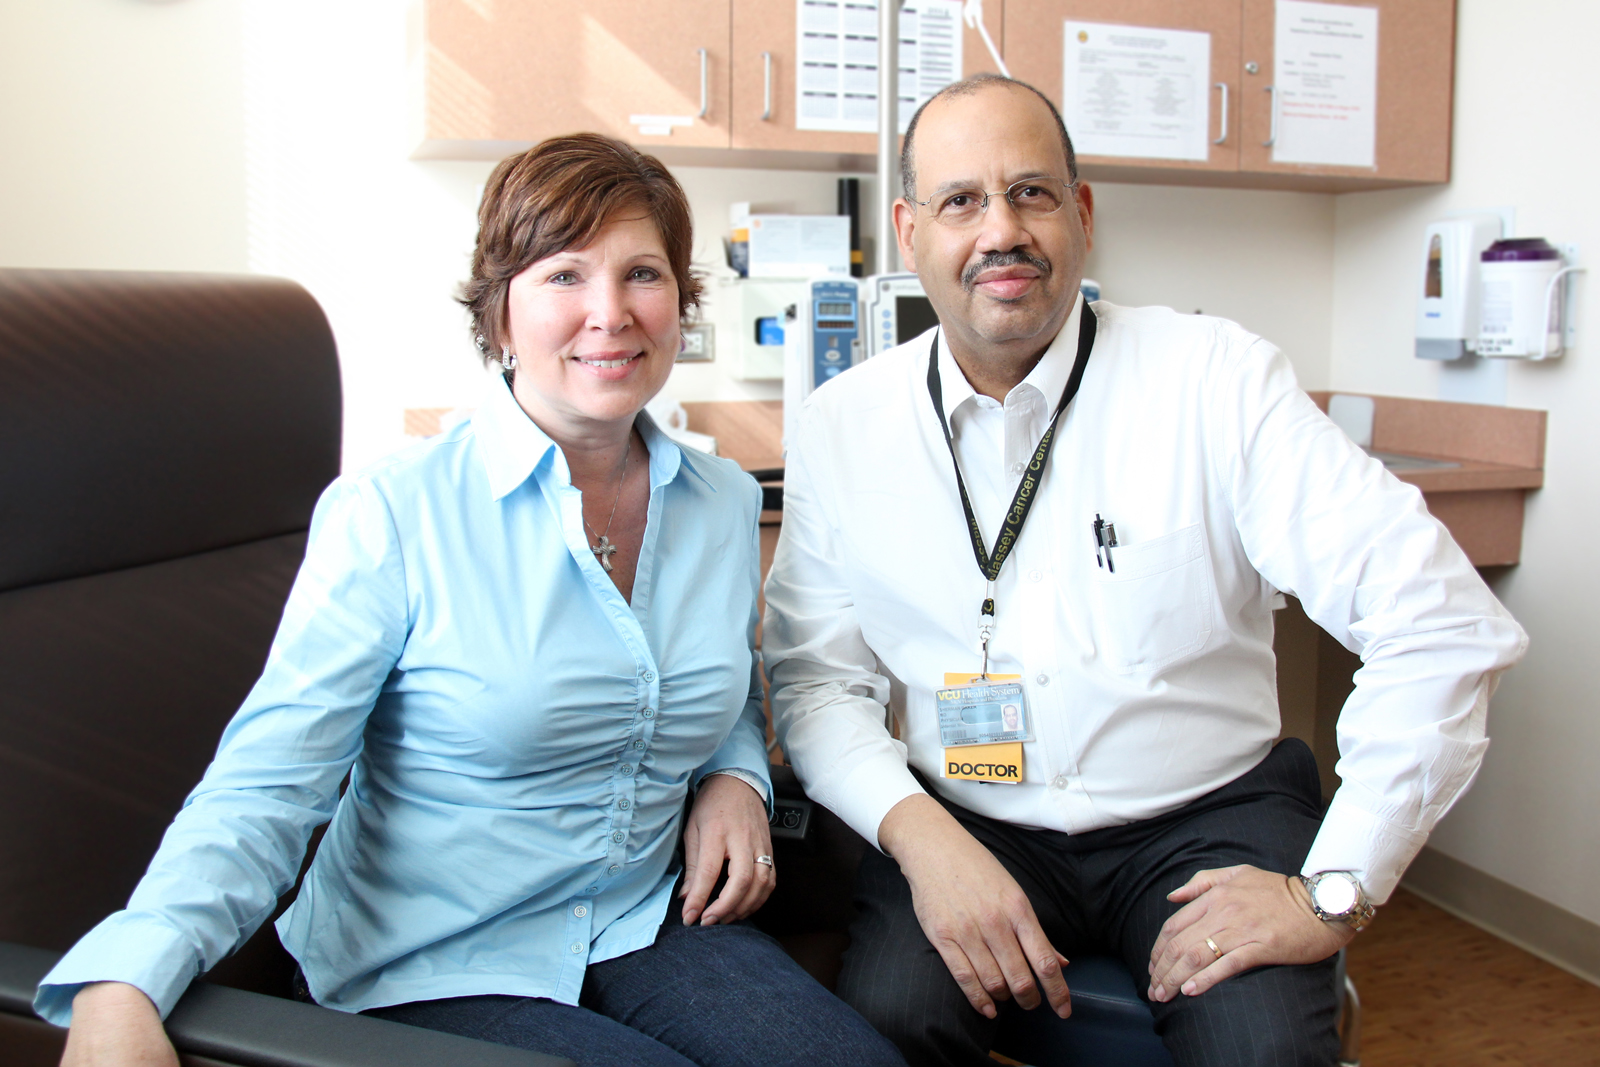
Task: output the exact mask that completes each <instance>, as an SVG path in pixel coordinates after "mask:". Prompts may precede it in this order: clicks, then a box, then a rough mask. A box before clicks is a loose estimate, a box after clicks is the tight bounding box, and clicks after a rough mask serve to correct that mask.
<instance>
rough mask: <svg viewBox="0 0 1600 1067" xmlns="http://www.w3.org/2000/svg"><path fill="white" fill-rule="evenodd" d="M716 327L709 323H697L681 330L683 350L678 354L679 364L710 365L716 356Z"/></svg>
mask: <svg viewBox="0 0 1600 1067" xmlns="http://www.w3.org/2000/svg"><path fill="white" fill-rule="evenodd" d="M715 331H716V327H715V326H713V325H712V324H711V323H709V322H697V323H695V324H694V325H693V326H685V327H684V328H683V348H682V350H680V351H679V352H678V362H679V363H710V362H711V361H712V360H714V359H715V358H716V356H717V345H716V332H715Z"/></svg>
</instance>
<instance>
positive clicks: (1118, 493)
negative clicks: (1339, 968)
mask: <svg viewBox="0 0 1600 1067" xmlns="http://www.w3.org/2000/svg"><path fill="white" fill-rule="evenodd" d="M902 164H903V171H904V181H905V198H904V199H902V200H900V201H898V202H897V203H896V205H895V221H896V225H897V228H898V234H899V241H900V250H901V254H902V256H903V258H904V260H905V263H906V265H907V266H908V267H909V268H911V269H914V270H915V271H916V272H917V274H918V276H919V277H920V278H921V280H922V283H923V286H924V288H925V289H926V291H927V293H928V297H929V299H930V301H932V303H933V306H934V309H935V310H936V311H937V312H938V315H939V320H940V328H939V329H938V330H937V331H936V332H935V331H930V332H929V334H927V335H924V336H923V337H920V338H918V339H917V340H916V341H913V342H911V343H910V344H907V345H903V346H901V347H899V348H897V349H893V350H891V351H889V352H887V353H885V354H883V355H882V356H880V357H878V358H876V359H874V360H872V361H870V362H869V363H867V364H865V365H863V366H862V367H859V368H857V369H855V370H852V371H851V372H850V373H849V374H846V375H843V376H841V377H840V378H838V379H837V380H836V381H833V382H830V383H829V384H828V385H826V386H825V387H823V388H822V389H820V390H818V391H817V392H816V393H815V394H814V395H813V396H812V397H811V398H810V400H809V401H808V402H807V404H806V406H805V409H804V411H803V412H802V415H801V419H800V426H799V430H798V433H797V438H796V440H795V441H794V442H792V443H791V448H790V452H789V458H788V470H787V476H786V485H785V514H784V526H783V535H782V539H781V540H780V542H779V547H778V553H777V559H776V561H775V563H774V565H773V569H772V574H771V579H770V581H769V583H768V586H767V619H766V626H765V656H766V663H767V669H768V671H769V673H770V676H771V679H772V683H773V705H774V709H775V715H776V719H777V728H778V736H779V738H780V740H781V741H782V743H783V746H784V749H785V751H786V752H787V753H788V756H789V759H790V761H791V762H792V763H793V764H794V766H795V768H796V770H797V772H798V773H799V775H800V778H801V780H802V781H803V782H804V784H805V786H806V788H807V790H808V792H809V793H810V795H811V796H812V797H813V798H815V799H816V800H818V801H820V802H822V803H824V804H826V805H828V806H829V807H830V808H832V809H833V810H835V811H836V812H838V813H839V815H840V816H841V817H843V818H844V819H845V820H846V821H847V822H849V823H850V824H851V825H852V826H853V827H854V828H855V829H856V830H857V831H858V832H860V833H861V834H862V835H863V836H864V837H865V838H866V839H867V840H868V841H870V842H873V843H874V844H876V845H877V846H878V848H879V849H881V851H882V853H883V855H879V854H878V853H876V852H870V851H869V853H868V855H867V858H866V860H865V861H864V862H863V866H862V870H861V874H860V877H859V881H858V885H857V890H856V895H857V905H858V918H857V921H856V923H855V925H854V927H853V928H852V932H851V938H852V943H851V947H850V949H849V952H848V953H847V955H846V959H845V967H844V972H843V974H842V975H841V977H840V985H839V989H840V992H841V994H842V995H844V996H845V998H846V999H847V1000H849V1001H850V1002H851V1003H852V1004H853V1005H854V1006H855V1007H856V1008H857V1009H858V1010H860V1011H861V1012H862V1013H863V1014H865V1015H866V1016H867V1018H868V1019H869V1020H871V1021H872V1022H873V1023H874V1024H875V1025H877V1026H878V1027H879V1028H880V1029H882V1030H883V1031H884V1032H885V1033H886V1034H888V1035H889V1036H890V1037H891V1038H893V1039H894V1040H895V1041H896V1042H897V1043H898V1044H899V1045H900V1047H901V1049H902V1050H903V1051H904V1052H905V1053H906V1055H907V1058H908V1060H909V1061H910V1062H911V1063H913V1064H978V1063H983V1062H987V1061H986V1054H987V1052H988V1049H989V1048H990V1047H991V1041H992V1038H993V1034H994V1026H995V1023H994V1018H995V1015H996V1003H995V1002H996V1001H999V1000H1004V999H1008V998H1014V999H1015V1000H1017V1001H1018V1002H1019V1003H1020V1004H1021V1005H1022V1006H1023V1007H1026V1008H1034V1007H1036V1006H1037V1005H1039V1004H1040V1002H1041V999H1042V1000H1043V1001H1046V1002H1048V1004H1049V1006H1050V1008H1051V1009H1052V1010H1054V1011H1056V1012H1057V1013H1058V1014H1061V1015H1063V1016H1064V1015H1066V1014H1068V1012H1069V1010H1070V1004H1069V992H1068V988H1067V983H1068V981H1069V980H1070V978H1071V970H1070V968H1069V967H1067V959H1068V955H1071V954H1076V953H1080V952H1089V951H1102V952H1110V953H1114V954H1116V955H1119V956H1120V957H1121V958H1122V959H1123V960H1124V961H1125V962H1126V963H1127V965H1128V966H1129V967H1130V968H1131V969H1132V970H1134V972H1135V973H1136V974H1138V975H1140V976H1141V978H1143V977H1144V976H1148V983H1149V984H1148V990H1147V995H1148V997H1149V999H1150V1001H1151V1006H1152V1009H1153V1011H1154V1013H1155V1016H1156V1025H1157V1030H1158V1031H1159V1032H1160V1033H1161V1035H1162V1037H1163V1039H1164V1041H1165V1042H1166V1044H1167V1047H1168V1048H1169V1049H1170V1050H1171V1051H1172V1053H1173V1056H1174V1058H1175V1059H1176V1061H1177V1062H1178V1063H1179V1064H1183V1065H1189V1064H1218V1065H1222V1064H1226V1065H1229V1067H1233V1065H1239V1064H1256V1063H1260V1064H1269V1063H1270V1064H1330V1063H1332V1062H1333V1059H1334V1056H1335V1052H1336V1048H1337V1037H1336V1035H1335V1033H1334V1026H1333V1020H1334V1014H1335V1010H1336V1000H1335V995H1334V988H1333V981H1332V967H1333V960H1332V957H1333V956H1334V955H1335V954H1336V953H1337V952H1338V950H1339V949H1340V948H1341V947H1342V946H1343V945H1345V944H1346V943H1348V942H1349V940H1350V939H1351V938H1352V937H1353V936H1354V935H1355V931H1356V928H1358V927H1359V926H1360V925H1362V924H1363V923H1364V921H1365V920H1366V919H1367V918H1369V917H1370V915H1371V905H1373V904H1381V903H1382V902H1383V901H1384V900H1386V899H1387V898H1388V896H1389V894H1390V893H1391V892H1392V890H1393V889H1394V886H1395V884H1396V883H1397V882H1398V881H1399V878H1400V875H1401V872H1402V871H1403V870H1404V869H1405V867H1406V865H1407V864H1408V863H1409V862H1410V860H1411V858H1412V857H1413V856H1414V855H1415V854H1416V852H1417V850H1418V849H1419V848H1420V847H1421V846H1422V844H1423V842H1424V840H1425V839H1426V837H1427V834H1428V831H1429V830H1430V829H1431V828H1432V826H1433V825H1434V823H1435V822H1436V821H1437V820H1438V818H1439V817H1440V816H1441V815H1442V814H1443V813H1444V812H1445V811H1446V810H1447V809H1448V808H1449V807H1450V805H1451V803H1453V801H1454V800H1455V798H1456V797H1457V796H1458V795H1459V794H1460V793H1461V791H1462V790H1463V789H1465V788H1466V786H1467V785H1468V783H1469V782H1470V781H1471V779H1472V776H1473V774H1474V773H1475V771H1476V768H1477V766H1478V763H1479V761H1480V759H1481V757H1482V752H1483V749H1484V747H1485V746H1486V745H1487V741H1486V740H1485V739H1484V728H1483V727H1484V715H1485V709H1486V707H1487V703H1488V699H1489V695H1490V692H1491V690H1492V688H1493V683H1494V679H1495V677H1496V675H1497V673H1498V672H1499V671H1501V670H1503V669H1505V668H1506V667H1508V666H1510V665H1511V664H1512V663H1514V662H1515V661H1516V660H1517V659H1518V658H1519V657H1520V656H1521V654H1522V651H1523V649H1524V647H1525V638H1524V636H1523V634H1522V632H1521V630H1520V629H1519V628H1518V627H1517V625H1516V623H1515V622H1513V621H1512V620H1511V618H1510V617H1509V616H1508V615H1507V614H1506V613H1505V611H1504V609H1502V608H1501V607H1500V605H1499V604H1498V603H1497V602H1496V601H1495V599H1494V597H1493V596H1492V595H1490V593H1489V592H1488V590H1487V589H1486V588H1485V587H1484V585H1483V583H1482V581H1481V580H1480V579H1479V578H1478V576H1477V574H1476V572H1475V571H1474V570H1473V569H1472V567H1471V566H1470V565H1469V564H1468V562H1467V560H1466V559H1465V557H1464V556H1463V555H1462V553H1461V551H1460V550H1459V549H1458V548H1457V547H1456V545H1455V544H1454V542H1453V541H1452V540H1451V539H1450V537H1449V535H1448V533H1446V532H1445V530H1444V528H1443V527H1442V526H1440V525H1439V524H1438V523H1437V522H1436V521H1435V520H1433V519H1432V518H1431V517H1430V516H1429V515H1428V514H1427V512H1426V510H1425V509H1424V507H1423V505H1422V500H1421V497H1420V495H1419V494H1418V493H1417V492H1416V490H1415V489H1413V488H1411V487H1409V486H1405V485H1403V484H1401V483H1400V482H1398V481H1397V480H1395V479H1394V478H1393V477H1391V476H1390V475H1388V474H1386V473H1385V472H1384V471H1383V470H1382V469H1381V467H1380V466H1379V465H1378V464H1377V463H1376V462H1375V461H1372V460H1370V459H1368V458H1367V457H1366V456H1364V455H1363V454H1362V453H1361V452H1360V450H1359V449H1357V448H1356V447H1355V445H1354V444H1353V443H1351V442H1350V440H1349V439H1348V438H1347V437H1345V436H1344V435H1343V434H1342V433H1341V432H1340V431H1339V430H1338V429H1337V428H1336V427H1335V426H1334V425H1333V424H1332V423H1331V422H1329V421H1328V420H1327V419H1326V418H1325V417H1324V416H1323V415H1322V414H1321V413H1320V412H1318V411H1317V409H1316V408H1315V406H1314V405H1313V404H1312V403H1311V401H1310V399H1309V398H1307V397H1306V396H1305V394H1304V393H1302V392H1301V391H1300V390H1299V389H1298V388H1297V387H1296V385H1295V382H1294V378H1293V375H1292V373H1291V371H1290V370H1289V367H1288V364H1287V363H1286V361H1285V360H1284V359H1283V357H1282V356H1281V355H1280V354H1279V353H1278V352H1277V351H1276V350H1275V349H1274V348H1273V347H1272V346H1271V345H1269V344H1267V343H1266V342H1265V341H1262V340H1260V339H1259V338H1256V337H1253V336H1251V335H1250V334H1248V333H1246V332H1245V331H1243V330H1242V329H1240V328H1239V327H1238V326H1236V325H1234V324H1232V323H1229V322H1224V321H1221V320H1217V319H1208V318H1205V317H1202V316H1187V315H1177V314H1175V313H1173V312H1172V311H1170V310H1167V309H1164V308H1143V309H1130V308H1121V307H1116V306H1113V305H1110V304H1108V303H1105V302H1101V303H1098V304H1096V305H1095V306H1094V307H1093V308H1090V307H1087V306H1086V305H1085V304H1084V302H1083V301H1082V300H1081V299H1080V298H1079V296H1078V285H1079V281H1080V279H1081V277H1082V272H1083V263H1084V258H1085V256H1086V255H1087V253H1088V251H1089V248H1090V242H1091V238H1092V235H1093V206H1094V201H1093V198H1092V195H1091V193H1090V190H1089V188H1088V186H1086V185H1083V184H1081V183H1079V182H1078V181H1077V175H1076V169H1075V163H1074V159H1073V155H1072V149H1071V144H1070V142H1069V140H1068V138H1067V133H1066V130H1065V129H1064V128H1063V127H1062V125H1061V120H1060V117H1059V115H1058V114H1056V112H1055V109H1054V108H1053V107H1052V106H1051V105H1050V104H1049V102H1048V101H1047V100H1046V99H1045V98H1044V97H1043V96H1042V95H1041V94H1039V93H1038V92H1037V91H1036V90H1033V89H1032V88H1030V87H1028V86H1025V85H1023V84H1021V83H1018V82H1013V81H1010V80H1009V79H1001V78H998V77H995V76H980V77H979V78H975V79H970V80H968V81H965V82H961V83H957V84H956V85H953V86H950V87H949V88H947V89H946V90H944V91H943V92H942V93H940V94H939V95H938V96H936V97H934V98H933V99H932V100H930V101H929V102H928V103H927V104H926V105H924V107H923V108H922V110H921V111H919V112H918V114H917V116H916V118H915V119H914V120H913V122H912V126H911V129H910V130H909V131H908V133H907V136H906V142H905V151H904V157H903V160H902ZM1058 408H1059V410H1060V413H1059V415H1058V414H1057V412H1058ZM1279 590H1283V591H1286V592H1292V593H1293V594H1294V595H1295V596H1297V597H1299V598H1300V600H1301V601H1302V603H1303V604H1304V606H1305V608H1306V611H1307V613H1308V614H1309V615H1310V616H1311V617H1312V618H1313V619H1314V620H1316V621H1317V622H1318V623H1319V624H1320V625H1321V626H1323V627H1324V628H1325V629H1327V630H1328V631H1329V632H1330V633H1332V634H1333V635H1334V636H1335V637H1336V638H1338V639H1339V640H1340V641H1341V642H1342V643H1343V644H1345V645H1346V647H1349V648H1351V649H1352V650H1355V651H1357V652H1359V653H1360V654H1361V656H1362V658H1363V660H1364V661H1365V667H1364V668H1363V669H1362V671H1361V672H1360V674H1359V675H1358V684H1357V687H1356V690H1355V692H1354V694H1353V695H1352V696H1351V698H1350V700H1349V702H1348V703H1347V704H1346V706H1345V709H1344V712H1343V716H1342V719H1341V722H1340V733H1339V740H1340V747H1341V751H1342V753H1343V760H1342V761H1341V763H1340V765H1339V768H1340V773H1341V775H1342V778H1343V784H1342V786H1341V787H1340V789H1339V791H1338V793H1337V794H1336V795H1335V796H1334V799H1333V801H1332V804H1331V806H1330V807H1329V809H1328V811H1327V814H1326V818H1325V819H1324V818H1323V812H1322V810H1321V802H1320V801H1321V798H1320V791H1319V786H1318V782H1317V777H1316V769H1315V766H1314V763H1313V761H1312V760H1311V757H1310V753H1309V751H1308V750H1307V749H1306V748H1305V746H1304V745H1303V744H1301V743H1300V742H1298V741H1287V742H1285V743H1283V744H1281V745H1278V746H1277V747H1274V741H1275V739H1276V738H1277V736H1278V733H1279V720H1278V709H1277V698H1276V688H1275V664H1274V659H1273V653H1272V632H1273V630H1272V608H1273V605H1274V602H1275V601H1276V600H1277V598H1278V591H1279ZM975 680H976V681H980V682H981V683H982V684H983V685H984V686H986V687H989V688H987V689H985V691H984V692H985V693H986V694H988V696H985V697H983V699H990V698H991V697H992V698H993V699H1003V700H1006V701H1007V702H1013V698H1012V697H1011V696H1008V695H1006V694H1008V693H1015V694H1016V695H1017V697H1018V698H1019V699H1017V700H1015V701H1014V702H1016V703H1018V704H1019V707H1020V708H1021V710H1022V716H1021V718H1022V727H1023V730H1024V731H1025V738H1024V740H1021V741H1015V742H1012V743H991V742H992V741H993V740H994V737H993V735H989V734H985V733H984V732H983V729H982V728H979V727H973V726H969V725H966V720H965V719H964V718H963V716H962V715H961V714H959V707H960V706H962V700H963V699H964V697H965V695H966V694H970V693H972V692H973V691H974V690H973V689H972V688H971V686H970V683H972V682H974V681H975ZM1006 686H1009V687H1011V688H1010V689H1003V688H1002V687H1006ZM976 699H978V698H976V697H974V698H972V700H976ZM972 700H969V701H968V703H969V704H971V703H972ZM885 704H887V705H888V707H889V711H890V716H891V718H892V722H893V729H892V731H891V728H890V727H889V726H886V724H885V721H884V705H885ZM979 718H981V716H980V717H979ZM908 764H909V766H908ZM930 792H931V793H932V794H934V795H930ZM1302 874H1303V875H1305V876H1307V877H1308V878H1309V879H1310V883H1311V884H1310V886H1308V885H1307V884H1306V883H1303V882H1302V881H1301V880H1300V879H1299V878H1298V877H1296V876H1298V875H1302ZM1341 895H1342V899H1341ZM1319 908H1320V911H1319V910H1318V909H1319ZM1063 951H1064V952H1065V953H1067V955H1063V954H1062V952H1063ZM1274 964H1277V965H1283V966H1269V965H1274Z"/></svg>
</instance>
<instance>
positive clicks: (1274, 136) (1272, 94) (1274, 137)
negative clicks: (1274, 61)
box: [1261, 85, 1278, 148]
mask: <svg viewBox="0 0 1600 1067" xmlns="http://www.w3.org/2000/svg"><path fill="white" fill-rule="evenodd" d="M1266 92H1267V96H1268V103H1267V107H1268V108H1269V109H1270V110H1269V111H1268V112H1267V114H1269V115H1270V116H1272V117H1271V119H1270V122H1269V125H1268V127H1267V139H1266V140H1265V141H1262V142H1261V147H1262V148H1271V147H1272V146H1273V145H1275V144H1277V143H1278V87H1277V86H1276V85H1269V86H1267V88H1266Z"/></svg>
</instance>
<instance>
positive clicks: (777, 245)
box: [750, 215, 850, 278]
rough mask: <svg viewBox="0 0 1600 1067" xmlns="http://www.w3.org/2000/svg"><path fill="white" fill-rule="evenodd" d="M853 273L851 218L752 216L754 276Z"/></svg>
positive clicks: (835, 216)
mask: <svg viewBox="0 0 1600 1067" xmlns="http://www.w3.org/2000/svg"><path fill="white" fill-rule="evenodd" d="M818 274H840V275H844V276H845V277H848V276H849V274H850V216H848V215H751V216H750V277H752V278H810V277H813V276H815V275H818Z"/></svg>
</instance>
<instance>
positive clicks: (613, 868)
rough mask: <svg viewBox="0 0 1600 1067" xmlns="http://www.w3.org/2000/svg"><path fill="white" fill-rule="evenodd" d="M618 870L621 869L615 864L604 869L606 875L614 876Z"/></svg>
mask: <svg viewBox="0 0 1600 1067" xmlns="http://www.w3.org/2000/svg"><path fill="white" fill-rule="evenodd" d="M620 870H622V868H621V867H618V866H617V865H616V864H615V863H613V864H612V865H611V866H609V867H607V868H606V873H607V874H616V873H617V872H618V871H620Z"/></svg>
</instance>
